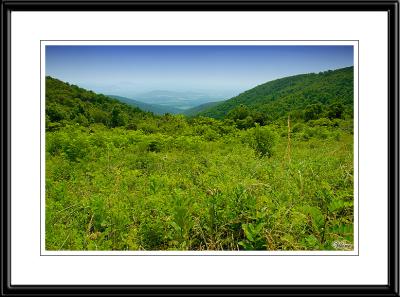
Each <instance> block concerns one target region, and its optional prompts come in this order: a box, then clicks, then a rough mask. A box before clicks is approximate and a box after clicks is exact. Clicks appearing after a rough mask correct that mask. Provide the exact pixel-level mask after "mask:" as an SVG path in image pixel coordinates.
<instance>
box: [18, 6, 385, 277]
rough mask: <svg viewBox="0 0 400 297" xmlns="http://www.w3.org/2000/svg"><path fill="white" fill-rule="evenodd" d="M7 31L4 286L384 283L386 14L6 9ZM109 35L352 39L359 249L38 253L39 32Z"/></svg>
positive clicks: (45, 35) (59, 36)
mask: <svg viewBox="0 0 400 297" xmlns="http://www.w3.org/2000/svg"><path fill="white" fill-rule="evenodd" d="M104 20H107V21H104ZM204 20H207V22H204ZM222 20H223V25H221V21H222ZM238 20H240V21H238ZM337 20H340V22H338V21H337ZM371 20H374V21H373V22H372V21H371ZM88 23H90V24H91V26H87V24H88ZM183 24H184V25H183ZM316 24H317V25H316ZM27 26H28V27H29V30H26V28H27ZM272 28H273V29H272ZM11 30H12V31H11V33H12V44H11V47H12V58H11V65H12V76H11V84H12V86H11V87H12V98H11V121H12V122H11V133H12V143H11V146H12V159H11V164H12V169H13V170H12V176H11V178H12V179H11V182H12V197H11V199H12V209H11V232H12V242H11V250H12V255H11V265H12V275H11V281H12V284H387V13H384V12H13V13H12V27H11ZM116 39H118V40H228V39H229V40H359V46H360V48H359V52H360V55H359V57H358V59H355V61H354V62H355V70H356V63H357V61H358V60H359V61H360V65H359V70H360V73H359V77H360V85H359V87H360V106H359V108H358V111H359V114H360V117H359V122H360V133H359V135H358V136H359V139H360V154H359V156H358V157H359V159H360V166H359V168H360V174H359V177H360V192H359V195H360V204H359V206H358V207H357V206H356V201H357V199H355V208H357V209H358V208H359V211H360V216H359V222H360V226H359V227H360V233H359V236H357V237H359V242H360V248H358V246H355V248H357V250H359V255H358V256H349V255H347V256H343V255H336V256H334V257H332V256H317V257H314V256H295V257H294V256H290V253H291V252H289V254H288V253H286V254H285V255H279V256H277V255H271V256H268V257H261V256H252V257H250V256H246V257H237V256H235V255H232V256H227V257H223V256H212V257H205V256H184V257H180V256H175V257H170V256H161V255H158V256H146V257H143V256H128V257H110V256H91V257H87V256H68V257H46V256H40V253H41V252H42V251H41V250H40V229H39V228H38V223H39V222H40V206H39V203H38V201H40V194H39V193H40V187H41V185H40V174H39V172H40V170H39V169H40V158H39V156H40V144H39V137H38V135H39V134H40V132H39V131H40V125H41V124H42V120H41V119H40V111H41V107H40V100H39V94H40V89H39V86H40V72H39V69H40V40H116ZM145 43H146V44H150V42H145ZM277 43H278V44H284V42H283V41H282V42H279V41H278V42H277ZM79 44H82V43H81V42H79ZM119 44H120V43H119ZM185 44H187V42H185ZM234 44H237V43H234ZM316 44H321V41H316ZM341 44H343V43H341ZM355 52H356V51H355ZM357 52H358V51H357ZM42 62H43V59H42ZM355 75H356V73H355ZM355 78H356V76H355ZM357 81H358V80H357ZM355 82H356V79H355ZM22 86H23V87H22ZM42 90H44V88H43V85H42ZM356 91H357V88H355V92H356ZM356 99H357V97H355V102H356V101H357V100H356ZM355 110H357V109H355ZM35 111H36V112H35ZM356 116H357V115H356V113H355V123H356ZM371 119H375V120H374V121H372V120H371ZM357 122H358V121H357ZM26 123H29V124H28V125H26ZM355 137H356V135H355ZM355 139H356V138H355ZM354 144H355V147H356V142H355V143H354ZM355 156H356V155H355ZM357 159H358V158H355V163H354V169H355V176H354V180H355V183H356V180H357V179H356V168H357V167H358V166H357V165H356V162H357ZM42 160H44V156H43V155H42ZM42 182H43V179H42ZM42 186H43V185H42ZM355 194H356V192H355ZM355 197H356V196H355ZM357 197H358V195H357ZM372 217H373V218H374V220H372V219H371V218H372ZM355 223H356V222H355ZM42 225H43V224H42ZM357 229H358V228H356V227H355V228H354V231H355V238H357V237H356V235H358V234H356V232H357ZM355 244H357V242H355ZM94 253H95V252H94ZM224 253H225V252H224ZM295 253H296V252H295ZM339 253H343V252H339ZM28 263H29V264H28ZM372 267H373V269H371V268H372ZM240 271H241V272H242V273H239V272H240Z"/></svg>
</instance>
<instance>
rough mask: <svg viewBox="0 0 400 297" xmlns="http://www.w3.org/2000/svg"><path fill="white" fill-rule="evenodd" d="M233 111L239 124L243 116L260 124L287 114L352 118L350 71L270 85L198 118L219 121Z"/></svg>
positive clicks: (306, 75) (295, 77)
mask: <svg viewBox="0 0 400 297" xmlns="http://www.w3.org/2000/svg"><path fill="white" fill-rule="evenodd" d="M243 107H245V108H246V110H243ZM237 108H242V110H237V111H236V112H237V113H238V114H239V116H240V117H242V118H241V120H243V119H244V118H246V117H247V116H250V117H253V118H255V119H264V121H265V120H276V119H278V118H280V117H286V116H287V114H288V113H289V112H291V113H292V115H293V116H295V117H296V118H299V119H304V120H308V119H309V115H310V112H309V111H311V114H312V117H315V118H318V117H322V116H329V117H331V118H338V117H345V118H352V115H353V67H347V68H342V69H338V70H334V71H331V70H329V71H325V72H321V73H318V74H315V73H310V74H301V75H296V76H290V77H285V78H281V79H277V80H274V81H270V82H267V83H265V84H262V85H259V86H257V87H255V88H253V89H250V90H248V91H246V92H244V93H241V94H239V95H238V96H236V97H233V98H232V99H229V100H227V101H224V102H222V103H220V104H218V105H216V106H213V107H211V108H206V109H205V110H203V111H200V113H199V114H200V115H203V116H208V117H213V118H218V119H221V118H223V117H225V116H226V115H229V114H230V113H232V112H233V111H234V110H235V109H237ZM314 110H316V111H318V113H315V112H314ZM244 114H246V115H244ZM231 116H234V115H232V114H231Z"/></svg>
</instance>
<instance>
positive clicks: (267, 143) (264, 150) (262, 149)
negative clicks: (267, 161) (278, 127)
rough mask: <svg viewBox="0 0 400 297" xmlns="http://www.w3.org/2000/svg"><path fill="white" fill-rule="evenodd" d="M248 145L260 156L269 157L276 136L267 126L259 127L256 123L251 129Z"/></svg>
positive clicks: (271, 153) (272, 152) (272, 151)
mask: <svg viewBox="0 0 400 297" xmlns="http://www.w3.org/2000/svg"><path fill="white" fill-rule="evenodd" d="M250 131H251V139H250V145H251V146H252V147H253V149H254V150H255V151H256V152H257V153H258V154H259V155H260V156H267V157H271V156H272V155H273V154H274V147H275V145H276V142H277V139H278V136H277V134H276V133H275V132H274V131H273V130H271V129H270V128H269V127H267V126H264V127H260V126H259V125H258V124H257V125H256V127H255V128H254V129H251V130H250Z"/></svg>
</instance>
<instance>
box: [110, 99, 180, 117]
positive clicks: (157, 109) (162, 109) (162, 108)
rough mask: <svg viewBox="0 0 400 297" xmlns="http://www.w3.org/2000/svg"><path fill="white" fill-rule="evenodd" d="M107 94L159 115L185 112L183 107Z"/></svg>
mask: <svg viewBox="0 0 400 297" xmlns="http://www.w3.org/2000/svg"><path fill="white" fill-rule="evenodd" d="M107 96H108V97H111V98H114V99H117V100H119V101H121V102H124V103H126V104H128V105H131V106H135V107H138V108H140V109H141V110H144V111H149V112H152V113H154V114H158V115H163V114H165V113H171V114H178V113H183V110H182V109H179V108H175V107H172V106H166V105H159V104H148V103H144V102H141V101H138V100H134V99H131V98H127V97H122V96H117V95H107Z"/></svg>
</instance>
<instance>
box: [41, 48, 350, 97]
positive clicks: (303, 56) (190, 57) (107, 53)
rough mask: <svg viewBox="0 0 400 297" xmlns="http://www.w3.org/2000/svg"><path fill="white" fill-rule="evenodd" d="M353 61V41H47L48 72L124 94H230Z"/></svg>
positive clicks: (59, 77)
mask: <svg viewBox="0 0 400 297" xmlns="http://www.w3.org/2000/svg"><path fill="white" fill-rule="evenodd" d="M352 65H353V47H352V46H270V45H269V46H263V45H257V46H253V45H250V46H248V45H244V46H230V45H227V46H208V45H199V46H160V45H157V46H53V45H51V46H46V75H50V76H52V77H55V78H58V79H61V80H63V81H67V82H69V83H73V84H77V85H79V86H81V87H84V88H88V89H90V90H93V91H96V92H99V93H105V94H114V95H121V96H127V97H129V96H131V95H134V94H137V93H143V92H147V91H152V90H171V91H200V92H206V93H209V94H211V95H212V94H214V95H219V94H222V95H224V96H227V97H229V96H233V95H236V94H238V93H239V92H242V91H244V90H247V89H249V88H252V87H255V86H256V85H259V84H261V83H264V82H267V81H270V80H273V79H276V78H280V77H284V76H289V75H295V74H301V73H310V72H319V71H324V70H329V69H332V70H333V69H337V68H342V67H347V66H352Z"/></svg>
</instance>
